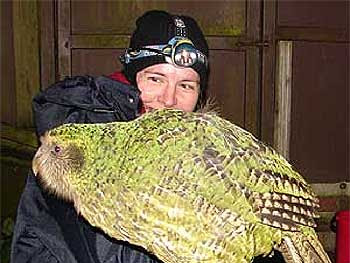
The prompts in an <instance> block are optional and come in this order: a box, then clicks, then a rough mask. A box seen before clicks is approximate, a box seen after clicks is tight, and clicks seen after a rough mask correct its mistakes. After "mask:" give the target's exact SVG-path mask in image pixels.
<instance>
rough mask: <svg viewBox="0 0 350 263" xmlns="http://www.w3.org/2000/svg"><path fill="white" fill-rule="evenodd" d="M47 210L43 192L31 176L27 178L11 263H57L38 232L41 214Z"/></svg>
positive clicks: (20, 205) (18, 210)
mask: <svg viewBox="0 0 350 263" xmlns="http://www.w3.org/2000/svg"><path fill="white" fill-rule="evenodd" d="M45 208H46V204H45V202H44V199H43V198H42V195H41V191H40V189H39V188H38V187H37V185H36V182H35V179H34V178H33V176H32V175H31V174H29V176H28V177H27V181H26V186H25V189H24V191H23V193H22V196H21V199H20V202H19V205H18V208H17V216H16V223H15V227H14V233H13V238H12V246H11V263H22V262H23V263H24V262H40V263H57V262H58V260H57V259H56V258H55V257H54V256H53V254H52V253H51V252H50V250H49V249H48V248H47V247H46V246H45V244H43V242H42V241H41V240H40V238H39V236H38V233H37V231H36V227H35V226H36V224H37V222H38V221H39V217H40V214H41V212H42V211H43V210H44V209H45Z"/></svg>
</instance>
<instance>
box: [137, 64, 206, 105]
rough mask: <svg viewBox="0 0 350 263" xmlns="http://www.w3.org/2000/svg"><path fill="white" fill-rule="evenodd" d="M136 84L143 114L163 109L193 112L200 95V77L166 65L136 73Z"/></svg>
mask: <svg viewBox="0 0 350 263" xmlns="http://www.w3.org/2000/svg"><path fill="white" fill-rule="evenodd" d="M136 83H137V87H138V88H139V90H140V91H141V100H142V102H143V105H144V108H145V111H146V112H148V111H150V110H152V109H163V108H172V109H179V110H183V111H187V112H190V111H193V110H194V108H195V106H196V104H197V100H198V96H199V92H200V78H199V74H198V73H197V72H196V71H194V70H193V69H192V68H177V67H175V66H174V65H171V64H168V63H164V64H156V65H153V66H150V67H147V68H145V69H143V70H141V71H139V72H138V73H137V75H136Z"/></svg>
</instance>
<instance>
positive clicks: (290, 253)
mask: <svg viewBox="0 0 350 263" xmlns="http://www.w3.org/2000/svg"><path fill="white" fill-rule="evenodd" d="M41 143H42V144H41V146H40V148H39V149H38V151H37V153H36V155H35V157H34V159H33V171H34V173H35V174H36V176H38V178H39V179H40V181H41V182H42V186H43V187H44V188H45V189H47V190H49V191H50V192H52V193H54V194H56V195H57V196H58V197H61V198H63V199H65V200H67V201H72V202H73V203H74V206H75V208H76V210H77V211H78V213H80V214H81V215H82V216H83V217H84V218H85V219H87V220H88V222H89V223H90V224H91V225H93V226H96V227H98V228H100V229H101V230H103V231H104V232H105V233H106V234H108V235H109V236H111V237H113V238H115V239H117V240H124V241H127V242H129V243H132V244H135V245H138V246H142V247H144V248H145V249H146V250H148V251H149V252H151V253H153V254H154V255H156V256H157V257H158V258H159V259H161V260H162V261H164V262H166V263H192V262H206V263H233V262H242V263H245V262H251V261H252V259H253V258H254V257H255V256H258V255H268V254H269V253H270V252H271V251H272V250H273V248H275V249H277V250H279V251H281V253H282V254H283V256H284V259H285V260H286V262H298V263H299V262H300V263H301V262H304V263H309V262H330V260H329V258H328V256H327V254H326V252H325V251H324V249H323V248H322V245H321V243H320V241H319V240H318V237H317V234H316V232H315V230H314V227H315V221H314V218H315V216H316V211H315V210H316V209H317V208H318V207H319V205H318V200H317V198H316V196H315V194H314V192H313V191H312V189H311V187H310V185H308V184H307V183H306V181H305V180H304V179H303V177H302V176H301V175H300V174H299V173H298V172H297V171H296V170H295V169H293V167H292V166H291V165H290V164H289V163H288V162H287V161H286V160H285V159H284V158H283V157H282V156H281V155H279V154H278V153H277V152H276V151H274V150H273V149H272V148H271V147H269V146H267V145H266V144H264V143H262V142H260V141H259V140H257V139H256V138H255V137H254V136H253V135H252V134H251V133H249V132H247V131H246V130H244V129H242V128H240V127H239V126H236V125H234V124H232V123H231V122H229V121H227V120H225V119H223V118H221V117H219V116H218V115H217V114H212V113H199V112H197V113H196V112H195V113H193V112H192V113H188V112H183V111H179V110H169V109H168V110H164V109H163V110H156V111H153V112H150V113H146V114H144V115H142V116H141V117H139V118H137V119H135V120H133V121H130V122H112V123H105V124H65V125H63V126H60V127H57V128H55V129H52V130H50V131H48V132H47V133H46V134H45V135H44V136H43V137H42V138H41Z"/></svg>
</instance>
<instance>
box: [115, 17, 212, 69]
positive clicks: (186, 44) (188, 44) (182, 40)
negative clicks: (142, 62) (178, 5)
mask: <svg viewBox="0 0 350 263" xmlns="http://www.w3.org/2000/svg"><path fill="white" fill-rule="evenodd" d="M174 24H175V37H173V38H172V39H170V40H169V42H168V43H167V44H165V45H149V46H143V47H140V48H138V49H131V48H129V49H127V50H126V52H125V54H124V55H122V56H121V57H120V60H121V62H122V63H124V64H129V63H132V62H133V61H137V60H138V59H141V58H146V57H152V56H162V57H163V58H164V60H165V61H166V62H167V63H170V64H173V65H175V66H177V67H180V68H183V67H192V66H194V65H196V64H197V63H199V64H201V65H196V66H205V68H207V67H208V59H207V57H206V55H204V54H203V53H202V52H201V51H199V50H198V49H197V48H196V47H195V46H194V44H193V42H192V41H191V40H190V39H189V38H187V37H186V35H187V32H186V31H187V30H186V26H185V23H184V22H183V21H182V20H181V19H180V18H178V17H175V19H174Z"/></svg>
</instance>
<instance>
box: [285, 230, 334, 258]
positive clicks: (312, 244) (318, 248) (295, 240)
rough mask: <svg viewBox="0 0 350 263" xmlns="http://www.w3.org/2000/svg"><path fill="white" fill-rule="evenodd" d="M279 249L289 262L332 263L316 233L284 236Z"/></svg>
mask: <svg viewBox="0 0 350 263" xmlns="http://www.w3.org/2000/svg"><path fill="white" fill-rule="evenodd" d="M279 250H280V251H281V253H282V254H283V257H284V260H285V261H286V262H287V263H331V261H330V259H329V257H328V255H327V253H326V252H325V251H324V249H323V247H322V245H321V243H320V241H319V240H318V239H317V236H316V235H315V236H313V235H309V236H305V235H302V234H300V233H299V234H297V233H295V234H293V235H290V236H287V237H284V238H283V241H282V244H281V245H280V247H279Z"/></svg>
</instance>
